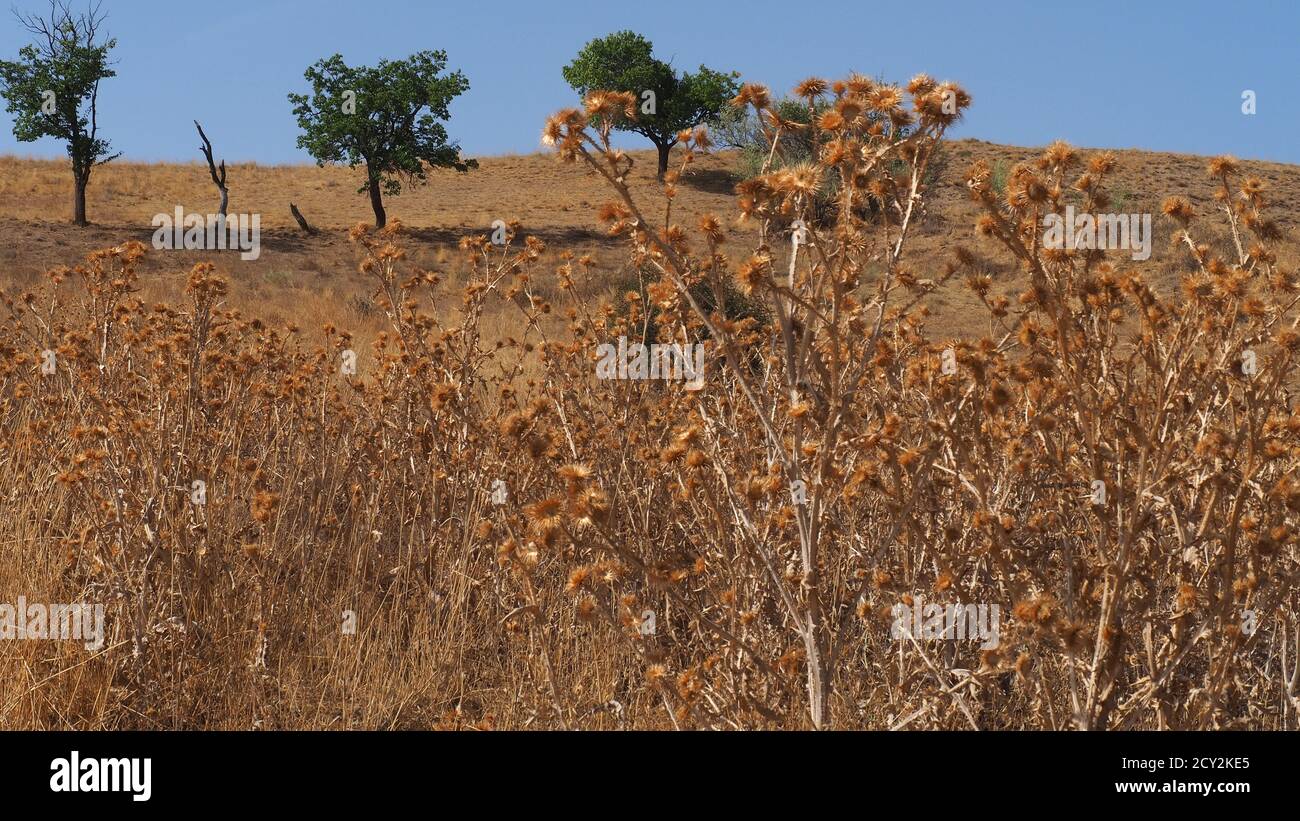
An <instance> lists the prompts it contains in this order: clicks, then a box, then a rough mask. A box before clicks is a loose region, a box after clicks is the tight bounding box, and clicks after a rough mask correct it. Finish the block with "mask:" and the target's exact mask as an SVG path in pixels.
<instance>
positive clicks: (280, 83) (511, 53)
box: [0, 0, 1300, 164]
mask: <svg viewBox="0 0 1300 821" xmlns="http://www.w3.org/2000/svg"><path fill="white" fill-rule="evenodd" d="M13 2H14V3H15V6H16V8H18V9H19V10H21V11H25V12H33V11H43V10H44V9H45V7H46V2H45V0H13ZM74 3H75V4H76V5H75V7H78V8H80V7H82V6H83V4H84V0H74ZM103 8H104V10H106V11H107V12H108V15H109V16H108V23H107V26H106V28H107V30H108V31H109V33H110V34H112V35H113V36H115V37H116V38H117V39H118V48H117V49H116V51H115V52H114V53H115V56H116V59H117V66H116V68H117V72H118V76H117V77H115V78H113V79H110V80H107V81H105V83H104V84H103V86H102V90H101V95H100V127H101V131H102V133H103V135H104V136H107V137H108V138H109V139H111V140H112V142H113V145H114V148H115V149H116V150H120V151H123V152H124V155H125V157H126V158H128V159H132V160H142V161H156V160H186V161H197V160H199V159H200V155H199V153H198V151H197V147H198V139H197V135H196V134H195V132H194V127H193V125H192V123H191V120H194V119H196V118H197V119H198V120H200V121H201V122H202V123H203V126H204V129H205V130H206V131H207V132H208V135H209V136H210V137H211V138H212V140H213V142H214V144H215V146H216V148H217V153H218V155H219V156H221V157H224V158H225V159H226V160H227V161H228V162H235V161H244V160H256V161H258V162H260V163H265V164H269V163H291V162H309V161H310V158H309V157H308V156H307V155H306V154H305V152H303V151H301V150H300V149H298V148H297V145H296V138H297V133H298V131H297V125H296V123H295V121H294V118H293V115H292V114H291V112H290V105H289V103H288V101H287V100H286V99H285V95H286V93H288V92H290V91H298V92H302V91H306V90H307V89H306V83H305V81H304V80H303V76H302V75H303V70H304V69H305V68H306V67H307V66H308V65H309V64H310V63H312V62H314V61H315V60H317V59H318V58H321V57H325V56H328V55H330V54H333V53H335V52H339V53H341V54H342V55H343V57H344V59H345V60H346V61H347V62H348V63H349V64H362V63H364V64H371V63H374V62H375V61H377V60H378V59H380V58H383V57H389V58H399V57H405V56H407V55H409V54H411V53H412V52H415V51H419V50H421V49H443V50H445V51H446V52H447V55H448V64H449V66H450V67H452V68H457V69H460V70H461V71H463V72H464V73H465V74H466V75H467V76H468V78H469V81H470V90H469V91H468V92H467V93H466V94H465V95H463V96H462V97H460V98H459V99H458V100H457V101H456V102H455V103H454V104H453V106H452V119H451V123H450V125H449V126H448V131H449V132H450V134H451V136H452V137H453V138H454V139H457V140H459V142H460V144H461V147H462V150H463V151H464V152H465V154H467V155H468V156H485V155H492V154H503V153H526V152H531V151H535V150H538V146H539V143H538V135H539V133H540V130H541V126H542V122H543V121H544V119H545V118H546V116H547V115H548V114H550V113H551V112H553V111H555V110H556V109H559V108H562V107H565V106H569V105H572V104H574V102H575V100H576V97H575V95H574V93H573V91H572V90H571V89H569V87H568V86H567V85H566V84H565V82H564V79H563V78H562V77H561V75H560V68H561V67H562V66H563V65H564V64H565V63H567V62H568V61H569V60H570V59H571V58H572V57H573V56H574V54H575V53H577V51H578V50H579V49H580V48H581V47H582V46H583V45H584V44H585V43H586V42H587V41H588V40H590V39H592V38H593V37H598V36H602V35H604V34H608V33H610V32H612V31H616V30H619V29H623V28H630V29H633V30H635V31H638V32H640V33H642V34H644V35H645V36H647V37H649V38H650V39H651V40H652V41H653V42H654V44H655V53H656V55H657V56H658V57H660V58H662V59H667V60H670V61H671V62H672V63H673V64H674V65H675V66H678V67H679V68H688V69H692V70H693V69H694V68H696V67H697V66H699V65H700V64H701V63H704V64H705V65H708V66H709V67H710V68H714V69H719V70H728V71H730V70H734V71H739V72H740V73H741V75H742V77H743V78H744V79H746V80H752V81H757V82H762V83H765V84H767V85H769V86H770V87H771V88H772V89H773V90H774V91H782V92H784V91H788V90H789V89H790V88H791V87H792V86H793V85H794V84H795V83H797V82H798V81H799V80H802V79H804V78H805V77H808V76H814V75H815V76H823V77H827V78H836V77H842V76H844V75H846V74H847V73H849V72H850V71H858V72H861V73H863V74H868V75H871V76H884V77H886V78H889V79H897V80H906V79H907V78H909V77H911V76H912V75H913V74H915V73H917V72H920V71H925V72H928V73H930V74H932V75H934V76H936V77H937V78H938V79H951V80H955V81H957V82H959V83H961V84H962V85H963V86H965V88H966V89H967V90H968V91H969V92H970V93H971V95H972V97H973V98H974V104H973V106H972V108H971V110H970V112H969V114H968V116H967V119H966V121H965V123H964V124H962V125H961V127H960V128H959V129H957V130H956V131H955V132H953V136H956V137H978V138H980V139H985V140H990V141H993V142H1001V143H1011V144H1017V145H1029V146H1033V145H1042V144H1045V143H1047V142H1050V141H1051V140H1054V139H1058V138H1060V139H1065V140H1068V141H1070V142H1072V143H1074V144H1076V145H1080V146H1087V147H1113V148H1145V149H1158V150H1166V151H1178V152H1187V153H1195V154H1220V153H1233V154H1236V155H1237V156H1239V157H1243V158H1254V159H1270V160H1278V161H1283V162H1292V163H1300V3H1297V2H1296V0H1281V1H1280V2H1236V0H1218V1H1217V2H1199V1H1198V0H1182V1H1180V2H1172V1H1171V0H1158V1H1156V2H1142V1H1141V0H1126V1H1125V2H1113V3H1067V2H1060V0H1040V1H1039V2H1009V1H1008V2H1000V1H999V0H987V2H980V3H958V2H933V1H931V2H922V1H921V0H900V2H895V3H883V2H876V1H875V0H799V1H798V2H790V0H785V1H784V2H766V0H726V2H694V3H692V2H686V3H674V2H644V1H638V2H628V0H608V1H607V2H600V3H594V2H586V1H585V0H552V2H537V0H531V2H518V1H517V0H487V1H486V2H485V1H484V0H461V1H460V2H446V1H445V0H227V2H222V3H215V4H207V3H191V2H177V0H104V4H103ZM26 39H27V35H26V33H25V32H24V31H23V30H22V28H21V27H20V26H19V25H18V24H17V23H16V22H14V21H13V18H12V16H11V15H9V14H7V12H3V11H0V56H3V58H4V59H13V58H14V57H16V55H17V51H18V49H19V47H20V46H21V45H22V44H23V43H24V42H26ZM1245 89H1251V90H1253V91H1254V92H1255V93H1256V98H1257V113H1256V114H1255V115H1254V116H1246V115H1244V114H1242V112H1241V105H1242V99H1241V95H1242V92H1243V90H1245ZM12 125H13V123H12V117H11V116H10V115H9V114H7V113H5V112H3V111H0V154H19V155H34V156H49V157H62V156H64V150H63V148H62V146H61V145H60V144H58V143H56V142H54V141H53V140H49V139H44V140H41V141H39V142H36V143H19V142H17V141H16V140H15V139H14V137H13V132H12ZM633 139H636V138H633ZM627 144H629V145H637V144H639V143H636V142H630V143H627Z"/></svg>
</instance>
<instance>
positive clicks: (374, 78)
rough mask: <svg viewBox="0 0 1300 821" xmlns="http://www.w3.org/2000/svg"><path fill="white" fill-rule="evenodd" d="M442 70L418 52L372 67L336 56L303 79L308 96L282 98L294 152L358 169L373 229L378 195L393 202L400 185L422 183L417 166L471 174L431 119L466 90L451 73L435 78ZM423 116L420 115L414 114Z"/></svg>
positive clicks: (434, 57)
mask: <svg viewBox="0 0 1300 821" xmlns="http://www.w3.org/2000/svg"><path fill="white" fill-rule="evenodd" d="M446 66H447V54H446V52H443V51H421V52H418V53H416V54H413V55H411V56H410V57H408V58H407V59H405V60H393V61H389V60H380V61H379V65H377V66H375V67H373V68H370V67H367V66H358V67H356V68H353V67H350V66H348V65H347V64H345V63H344V62H343V57H342V56H341V55H338V54H335V55H334V56H333V57H330V58H328V59H323V60H318V61H317V62H316V63H315V64H313V65H312V66H311V67H309V68H308V69H307V71H306V72H305V74H304V75H303V76H304V77H306V78H307V81H308V82H310V83H311V86H312V95H311V97H310V98H308V96H307V95H305V94H290V95H289V102H291V103H293V105H294V108H293V113H294V115H295V116H297V118H298V127H299V128H301V129H302V131H303V133H302V134H301V135H299V137H298V147H299V148H305V149H306V150H307V151H308V153H310V154H311V155H312V156H313V157H315V158H316V164H317V165H324V164H325V163H327V162H337V163H347V164H348V165H349V166H350V167H352V168H355V167H357V166H358V165H364V166H365V167H366V184H365V185H363V186H362V187H361V188H359V189H358V190H357V191H358V193H361V192H363V191H368V192H369V193H370V206H371V208H373V209H374V211H375V225H376V226H377V227H380V228H382V227H383V226H384V225H385V224H386V223H387V221H388V217H387V214H386V213H385V212H384V200H383V195H384V194H388V195H389V196H396V195H398V194H400V193H401V191H402V184H403V182H405V183H406V185H407V186H411V185H416V184H419V183H423V182H424V181H425V179H426V177H425V167H426V166H430V167H434V168H454V169H456V170H457V171H468V170H469V169H471V168H477V167H478V163H477V162H476V161H474V160H467V159H463V158H462V157H461V156H460V147H459V146H458V145H457V144H456V143H454V142H450V141H449V140H448V138H447V130H446V128H444V127H443V124H442V123H441V122H439V120H442V121H446V120H447V119H449V118H450V116H451V115H450V114H449V112H448V110H447V107H448V105H450V103H451V101H452V100H454V99H455V98H456V97H458V96H459V95H461V94H463V93H464V92H465V91H467V90H468V89H469V80H467V79H466V78H465V75H464V74H461V73H460V72H459V71H453V72H451V73H449V74H445V75H441V76H440V74H441V72H442V71H443V69H445V68H446ZM421 112H424V113H421Z"/></svg>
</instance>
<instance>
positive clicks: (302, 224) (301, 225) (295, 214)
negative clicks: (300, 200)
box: [289, 203, 316, 234]
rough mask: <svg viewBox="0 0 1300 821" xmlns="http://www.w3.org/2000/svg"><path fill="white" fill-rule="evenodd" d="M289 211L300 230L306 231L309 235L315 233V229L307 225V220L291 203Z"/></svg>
mask: <svg viewBox="0 0 1300 821" xmlns="http://www.w3.org/2000/svg"><path fill="white" fill-rule="evenodd" d="M289 211H290V213H292V214H293V218H294V219H296V220H297V221H298V227H299V228H301V229H302V230H304V231H306V232H307V233H309V234H314V233H316V229H315V228H312V227H311V226H310V225H308V224H307V219H306V218H305V217H304V216H303V215H302V212H301V211H299V210H298V206H296V205H294V204H293V203H289Z"/></svg>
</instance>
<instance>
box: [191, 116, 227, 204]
mask: <svg viewBox="0 0 1300 821" xmlns="http://www.w3.org/2000/svg"><path fill="white" fill-rule="evenodd" d="M194 127H195V128H197V129H198V130H199V136H200V137H202V138H203V145H201V146H199V150H200V151H202V152H203V157H204V158H205V159H206V160H207V161H208V173H209V174H211V175H212V182H213V184H214V185H216V186H217V190H218V191H220V192H221V210H220V211H218V212H217V213H218V214H220V215H221V216H222V217H224V216H226V203H228V202H229V201H230V189H229V188H227V187H226V161H225V160H222V161H221V166H220V173H217V171H218V166H217V164H216V163H215V162H213V160H212V141H211V140H209V139H208V135H207V134H204V133H203V126H201V125H199V121H198V120H195V121H194Z"/></svg>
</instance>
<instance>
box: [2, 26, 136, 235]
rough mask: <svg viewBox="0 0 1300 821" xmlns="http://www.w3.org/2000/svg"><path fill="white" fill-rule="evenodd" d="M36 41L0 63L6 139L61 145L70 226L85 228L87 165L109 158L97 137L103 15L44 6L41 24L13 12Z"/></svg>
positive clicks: (104, 69)
mask: <svg viewBox="0 0 1300 821" xmlns="http://www.w3.org/2000/svg"><path fill="white" fill-rule="evenodd" d="M14 16H15V17H17V18H18V22H19V23H20V24H21V25H22V26H23V28H25V29H27V31H28V32H29V33H30V34H31V35H33V36H34V37H35V39H36V42H34V43H31V44H29V45H26V46H23V47H22V48H21V49H19V50H18V59H17V60H13V61H8V60H0V96H3V97H4V98H5V101H6V103H7V105H6V106H5V108H6V110H7V111H9V113H11V114H13V115H14V137H16V138H17V139H18V140H19V141H20V142H32V141H34V140H38V139H40V138H41V137H54V138H55V139H57V140H62V141H64V142H66V143H67V149H68V158H69V159H70V160H71V161H72V179H73V200H72V221H73V222H74V223H76V224H77V225H86V224H87V222H86V186H87V185H88V184H89V183H90V172H91V171H93V170H94V168H95V166H97V165H103V164H104V163H107V162H111V161H113V160H115V159H117V158H118V157H119V156H121V155H120V154H110V153H109V151H110V150H111V146H110V145H109V142H108V140H105V139H101V138H100V137H99V122H98V116H97V115H98V110H97V107H98V102H99V82H100V80H104V79H107V78H109V77H113V76H115V75H116V74H117V72H115V71H113V70H112V69H111V68H109V62H108V53H109V51H111V50H112V49H113V47H115V46H116V45H117V41H116V40H114V39H112V38H108V39H104V38H103V37H101V36H100V31H99V29H100V27H101V25H102V24H103V22H104V17H105V15H103V14H101V13H100V12H99V6H98V4H96V5H94V6H92V7H90V9H88V10H87V12H86V13H85V14H77V15H74V14H73V13H72V11H71V10H69V8H68V5H67V3H66V2H63V1H62V0H59V1H58V2H55V0H51V2H50V12H49V17H48V18H45V17H36V16H32V17H28V16H25V15H22V14H17V13H15V15H14Z"/></svg>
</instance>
